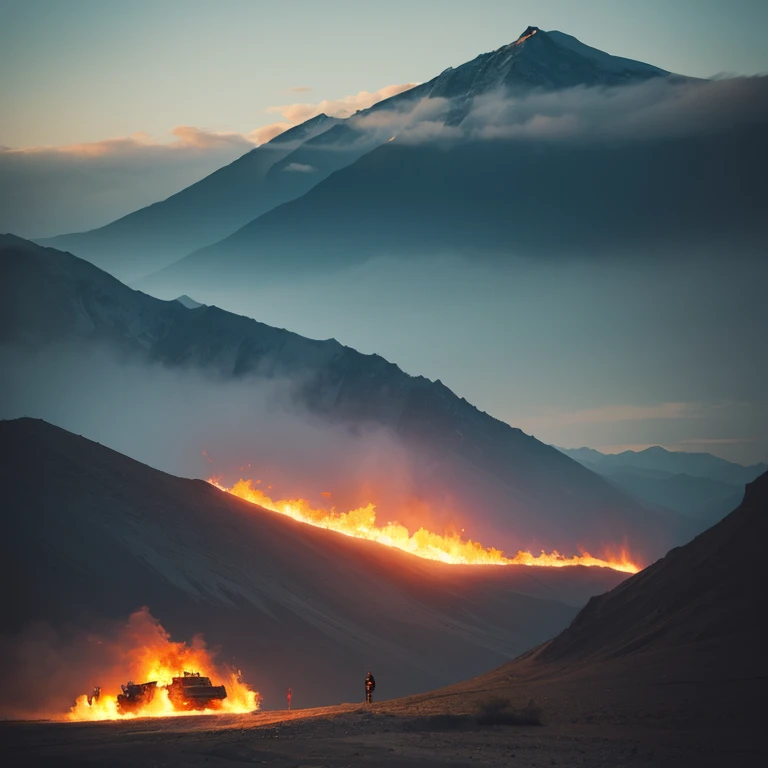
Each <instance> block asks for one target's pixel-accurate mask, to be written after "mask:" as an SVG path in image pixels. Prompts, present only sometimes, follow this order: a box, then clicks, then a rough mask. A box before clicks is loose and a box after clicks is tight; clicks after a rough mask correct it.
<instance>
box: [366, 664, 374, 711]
mask: <svg viewBox="0 0 768 768" xmlns="http://www.w3.org/2000/svg"><path fill="white" fill-rule="evenodd" d="M375 690H376V678H375V677H374V676H373V675H372V674H371V673H370V672H369V673H368V674H367V675H366V676H365V703H366V704H370V703H371V701H372V700H373V692H374V691H375Z"/></svg>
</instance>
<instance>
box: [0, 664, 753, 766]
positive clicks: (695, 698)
mask: <svg viewBox="0 0 768 768" xmlns="http://www.w3.org/2000/svg"><path fill="white" fill-rule="evenodd" d="M658 661H659V662H661V661H662V659H659V660H658ZM663 661H664V662H665V666H666V661H668V659H664V660H663ZM654 664H655V660H654V658H653V657H650V658H646V659H644V660H643V663H640V664H638V663H637V662H636V661H635V660H633V662H632V663H627V662H626V660H624V661H618V662H616V663H613V664H611V663H603V664H601V665H600V667H599V668H598V669H595V668H594V667H585V668H583V669H580V670H575V671H574V670H570V669H569V670H568V671H567V672H566V671H565V670H557V669H542V667H541V666H540V665H538V666H537V665H531V666H530V667H526V665H525V662H522V663H521V662H516V663H514V664H513V665H508V666H507V667H506V668H504V667H502V668H500V669H499V670H496V671H495V672H494V673H491V674H489V675H486V676H484V677H481V678H476V679H475V680H472V681H468V682H467V683H463V684H461V685H460V686H455V687H453V688H448V689H443V690H442V691H437V692H434V693H431V694H424V695H422V696H413V697H409V698H407V699H399V700H393V701H388V702H387V701H385V702H378V703H374V704H373V705H372V706H370V707H366V706H365V705H362V704H345V705H340V706H336V707H327V708H322V709H305V710H294V711H292V712H286V711H283V712H279V711H273V712H259V713H255V714H251V715H220V716H201V717H185V718H168V719H145V720H136V721H132V722H120V723H71V724H70V723H53V722H6V723H2V724H0V764H2V765H7V766H16V765H26V766H33V765H34V766H47V765H51V766H53V765H55V766H75V765H77V766H82V765H85V766H88V765H114V766H133V765H138V766H182V765H184V766H198V765H199V766H203V765H205V766H210V767H211V768H214V767H215V766H235V765H244V764H252V765H266V766H273V767H274V768H321V767H322V766H333V767H334V768H342V767H343V766H350V767H354V766H367V767H369V768H377V767H378V766H402V767H403V768H409V767H410V766H413V767H414V768H415V767H416V766H439V765H450V766H506V765H510V766H511V765H514V766H526V767H527V766H537V767H540V766H541V767H543V766H546V767H547V768H551V766H589V767H590V768H592V767H595V768H602V767H604V768H609V767H610V768H618V767H619V766H623V767H625V768H635V767H636V766H637V767H638V768H639V767H640V766H643V767H648V768H650V767H651V766H653V767H654V768H655V767H657V766H661V767H662V768H663V767H664V766H670V768H671V767H672V766H674V767H675V768H680V767H681V766H695V767H696V768H707V767H708V766H713V767H714V766H717V768H722V766H723V765H729V766H731V765H733V766H752V765H755V766H757V765H764V764H766V760H767V759H768V749H767V748H766V745H765V742H764V740H763V739H762V738H760V737H759V735H760V728H759V718H760V714H759V713H760V711H761V709H760V706H761V704H760V702H761V701H762V689H763V687H764V684H765V681H764V679H763V678H762V677H761V676H759V675H758V676H744V675H743V674H731V672H730V671H726V673H724V674H720V673H719V674H718V676H713V677H710V678H707V677H701V675H700V673H699V674H698V677H695V676H694V677H692V676H691V675H690V674H689V673H690V672H691V671H692V670H694V669H696V670H701V668H702V667H701V664H700V661H699V660H696V659H692V661H691V668H690V669H687V668H686V667H687V665H686V664H685V663H683V662H681V663H680V665H679V667H678V671H677V672H676V673H675V674H670V673H668V672H665V673H661V674H654ZM733 672H737V670H733ZM531 694H533V697H534V698H535V700H536V702H537V704H538V705H539V706H540V707H541V709H542V723H543V724H542V725H538V726H535V725H525V726H480V725H478V724H477V723H476V721H475V715H476V713H477V707H478V702H481V701H484V700H487V699H488V697H490V696H493V695H501V696H505V697H508V698H510V699H511V700H512V702H513V704H514V705H516V706H518V705H519V706H522V705H524V704H525V703H526V699H527V697H528V696H529V695H531Z"/></svg>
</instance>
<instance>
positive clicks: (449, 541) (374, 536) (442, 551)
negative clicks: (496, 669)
mask: <svg viewBox="0 0 768 768" xmlns="http://www.w3.org/2000/svg"><path fill="white" fill-rule="evenodd" d="M208 482H209V483H211V484H212V485H214V486H216V487H217V488H219V489H220V490H222V491H226V492H227V493H231V494H233V495H234V496H238V497H240V498H241V499H245V500H246V501H250V502H251V503H253V504H258V505H259V506H261V507H264V508H265V509H269V510H271V511H273V512H278V513H280V514H281V515H287V516H288V517H292V518H293V519H294V520H298V521H300V522H302V523H308V524H309V525H314V526H317V527H318V528H326V529H328V530H331V531H336V532H337V533H343V534H344V535H346V536H352V537H353V538H356V539H367V540H368V541H376V542H378V543H379V544H384V545H386V546H388V547H395V548H397V549H402V550H403V551H404V552H409V553H410V554H412V555H417V556H418V557H423V558H425V559H427V560H439V561H441V562H443V563H454V564H464V565H531V566H546V567H550V568H552V567H554V568H561V567H564V566H573V565H585V566H597V567H602V568H613V569H614V570H616V571H623V572H624V573H637V572H638V571H639V570H640V566H638V565H637V564H635V563H634V562H632V560H630V557H629V553H628V552H627V551H626V550H622V551H621V553H620V554H619V555H618V556H617V557H616V556H611V557H610V559H601V558H598V557H593V556H592V555H590V554H589V553H588V552H583V553H582V554H580V555H573V556H571V557H566V556H565V555H561V554H560V553H559V552H557V551H553V552H550V553H546V552H544V551H543V550H542V552H541V554H540V555H533V554H531V553H530V552H522V551H520V552H518V553H517V554H516V555H515V556H514V557H506V556H505V555H504V553H503V552H502V551H501V550H499V549H494V548H493V547H484V546H483V545H482V544H479V543H478V542H476V541H472V540H471V539H470V540H467V541H463V540H462V539H461V537H460V536H459V535H458V534H456V533H453V534H447V535H444V536H441V535H439V534H437V533H432V532H431V531H427V530H426V529H424V528H419V530H418V531H416V532H415V533H413V534H411V533H410V532H409V531H408V529H407V528H406V527H405V526H403V525H400V523H387V524H386V525H377V524H376V508H375V507H374V505H373V504H368V506H366V507H361V508H360V509H353V510H351V511H349V512H336V510H335V509H334V508H331V509H330V510H326V509H314V508H313V507H312V506H311V505H310V504H309V502H308V501H306V500H304V499H290V500H283V501H273V500H272V499H271V498H270V497H269V496H267V495H266V494H265V493H264V492H263V491H261V490H259V489H257V488H254V487H253V483H252V482H251V481H250V480H239V481H238V482H237V483H235V485H233V486H232V487H231V488H226V487H225V486H223V485H221V484H220V483H219V482H217V481H216V480H215V479H213V478H211V479H209V480H208Z"/></svg>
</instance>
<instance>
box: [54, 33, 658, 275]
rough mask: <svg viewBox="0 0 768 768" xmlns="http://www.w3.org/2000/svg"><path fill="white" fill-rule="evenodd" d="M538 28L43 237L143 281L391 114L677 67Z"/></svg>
mask: <svg viewBox="0 0 768 768" xmlns="http://www.w3.org/2000/svg"><path fill="white" fill-rule="evenodd" d="M532 29H534V28H529V29H528V30H526V32H525V33H523V35H521V36H520V38H519V39H518V40H517V41H515V42H513V43H510V44H509V45H506V46H503V47H502V48H500V49H498V50H496V51H492V52H490V53H485V54H482V55H480V56H478V57H477V58H475V59H473V60H472V61H470V62H467V63H465V64H463V65H461V66H459V67H456V68H453V67H451V68H449V69H447V70H446V71H445V72H442V73H441V74H440V75H438V76H437V77H435V78H433V79H432V80H430V81H428V82H426V83H423V84H422V85H420V86H417V87H416V88H413V89H411V90H409V91H406V92H404V93H400V94H398V95H396V96H393V97H391V98H389V99H386V100H384V101H382V102H379V103H378V104H376V105H374V106H373V107H372V108H370V109H368V110H363V111H361V112H359V113H357V114H356V115H354V116H352V117H351V118H349V119H347V120H336V119H332V118H328V117H326V116H325V115H321V116H320V117H317V118H313V119H312V120H309V121H307V122H306V123H304V124H302V125H300V126H297V127H296V128H293V129H291V130H289V131H287V132H286V133H284V134H282V135H280V136H278V137H277V138H275V139H273V140H272V141H270V142H269V143H267V144H264V145H262V146H260V147H258V148H257V149H254V150H253V151H251V152H249V153H248V154H247V155H245V156H243V157H242V158H240V159H238V160H236V161H235V162H233V163H232V164H230V165H229V166H227V167H226V168H222V169H221V170H219V171H217V172H216V173H214V174H211V175H210V176H208V177H207V178H205V179H202V180H201V181H199V182H198V183H197V184H194V185H192V186H191V187H188V188H187V189H184V190H182V191H181V192H179V193H177V194H176V195H173V196H171V197H170V198H168V199H167V200H164V201H162V202H159V203H156V204H154V205H151V206H148V207H147V208H143V209H141V210H139V211H136V212H134V213H132V214H130V215H128V216H125V217H123V218H122V219H119V220H118V221H115V222H112V223H111V224H108V225H106V226H105V227H101V228H99V229H96V230H92V231H90V232H84V233H78V234H72V235H62V236H59V237H55V238H49V239H46V240H41V241H40V242H41V244H44V245H50V246H53V247H56V248H61V249H65V250H71V251H73V252H74V253H76V254H78V255H79V256H81V257H83V258H86V259H88V260H90V261H92V262H93V263H95V264H97V265H98V266H100V267H102V268H103V269H106V270H108V271H109V272H111V273H112V274H114V275H116V276H117V277H119V278H121V279H125V280H135V279H136V278H138V277H140V276H143V275H145V274H147V273H149V272H153V271H156V270H158V269H161V268H162V267H164V266H166V265H168V264H170V263H171V262H173V261H175V260H177V259H179V258H181V257H182V256H184V255H186V254H187V253H189V252H191V251H193V250H197V249H199V248H201V247H203V246H206V245H209V244H211V243H215V242H216V241H218V240H221V239H222V238H224V237H226V236H227V235H229V234H231V233H233V232H234V231H235V230H237V229H238V228H240V227H241V226H243V225H244V224H246V223H247V222H249V221H251V220H253V219H255V218H257V217H259V216H260V215H261V214H262V213H264V212H266V211H268V210H270V209H272V208H275V207H276V206H278V205H280V204H281V203H284V202H287V201H290V200H293V199H296V198H298V197H300V196H301V195H303V194H304V193H306V192H307V191H308V190H309V189H311V188H312V187H313V186H315V185H316V184H317V183H318V182H320V181H322V180H323V179H325V178H326V177H327V176H328V175H330V174H331V173H333V172H334V171H337V170H339V169H341V168H343V167H345V166H347V165H349V164H350V163H352V162H353V161H355V160H356V159H357V158H359V157H360V156H362V155H364V154H365V153H367V152H368V151H370V150H371V149H373V148H375V147H376V146H379V145H381V144H382V143H384V142H386V141H387V140H388V139H390V138H391V136H392V133H393V130H396V129H387V127H386V123H387V122H388V121H387V120H385V121H384V122H383V123H382V114H384V113H387V112H388V113H390V118H389V120H390V121H394V123H396V124H398V125H399V126H400V127H401V128H402V127H403V125H405V124H409V123H412V122H414V121H415V122H418V121H419V120H421V119H422V118H423V117H425V118H426V117H429V119H433V117H432V114H433V112H434V110H433V108H432V107H429V106H428V105H429V104H435V103H437V101H439V100H447V101H448V102H449V106H448V108H447V110H446V111H445V113H444V114H442V116H441V117H440V118H439V119H440V120H442V121H444V122H446V123H447V124H449V125H455V124H458V123H460V122H461V120H462V119H463V118H464V117H465V116H466V114H467V112H468V110H469V108H470V105H471V103H472V100H473V99H474V98H476V97H478V96H482V95H483V94H487V93H489V92H494V91H498V90H499V89H506V90H509V91H511V92H528V91H531V90H532V89H536V90H556V89H562V88H569V87H572V86H574V85H586V86H606V85H617V84H623V83H627V82H638V81H643V80H646V79H648V78H653V77H658V76H663V75H666V74H668V73H666V72H664V71H663V70H660V69H657V68H655V67H651V66H650V65H645V64H641V63H639V62H630V61H628V60H626V59H620V58H617V57H613V56H609V55H608V54H605V53H602V52H599V51H595V49H591V48H588V47H587V46H581V49H579V48H578V46H579V45H581V44H579V43H578V41H575V39H574V38H568V39H569V40H570V41H571V42H570V43H568V44H562V40H561V39H560V38H558V37H557V35H559V34H560V33H553V36H552V37H550V36H549V35H548V34H547V33H545V32H542V31H540V30H536V31H535V32H532V31H531V30H532ZM561 37H562V38H563V39H565V38H566V37H568V36H561ZM585 51H588V53H587V55H585ZM596 54H600V55H601V57H602V58H600V57H598V56H596ZM422 107H423V108H424V110H423V111H425V112H426V114H425V115H422V114H421V112H420V109H421V108H422Z"/></svg>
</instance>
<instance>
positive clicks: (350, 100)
mask: <svg viewBox="0 0 768 768" xmlns="http://www.w3.org/2000/svg"><path fill="white" fill-rule="evenodd" d="M416 85H418V83H404V84H402V85H386V86H384V88H379V90H378V91H373V92H370V91H360V92H359V93H356V94H353V95H351V96H344V97H343V98H341V99H324V100H323V101H318V102H314V103H309V102H304V103H301V102H296V103H293V104H282V105H280V106H275V107H269V108H268V109H267V112H271V113H274V114H279V115H282V116H283V117H284V118H285V119H286V120H287V121H288V122H290V123H293V124H294V125H298V124H299V123H303V122H304V121H305V120H310V119H311V118H313V117H317V116H318V115H321V114H326V115H328V116H329V117H342V118H344V117H350V116H351V115H353V114H354V113H355V112H357V111H359V110H361V109H368V108H369V107H372V106H373V105H374V104H378V103H379V102H380V101H383V100H384V99H389V98H391V97H392V96H397V95H398V94H399V93H403V92H404V91H408V90H410V89H411V88H413V87H414V86H416Z"/></svg>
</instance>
